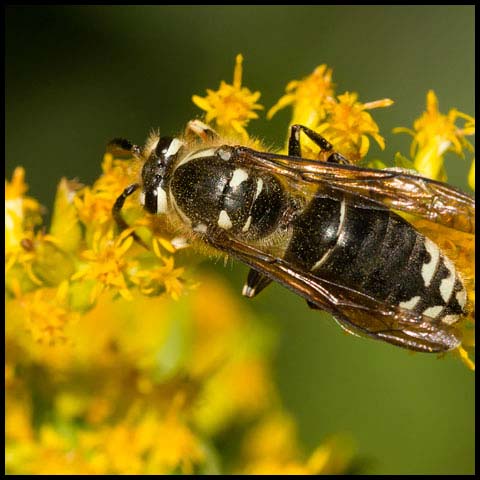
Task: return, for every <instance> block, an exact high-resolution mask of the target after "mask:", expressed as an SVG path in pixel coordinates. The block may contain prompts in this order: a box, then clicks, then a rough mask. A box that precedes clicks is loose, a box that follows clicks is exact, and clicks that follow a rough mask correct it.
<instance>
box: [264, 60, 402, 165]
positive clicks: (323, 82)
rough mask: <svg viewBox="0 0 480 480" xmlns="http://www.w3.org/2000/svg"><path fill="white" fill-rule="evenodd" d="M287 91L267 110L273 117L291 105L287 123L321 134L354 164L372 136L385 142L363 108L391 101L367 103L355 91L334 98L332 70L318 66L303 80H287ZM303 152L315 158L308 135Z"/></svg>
mask: <svg viewBox="0 0 480 480" xmlns="http://www.w3.org/2000/svg"><path fill="white" fill-rule="evenodd" d="M286 91H287V94H286V95H285V96H283V97H282V98H280V100H279V101H278V102H277V103H276V104H275V105H274V106H273V107H272V108H271V109H270V110H269V112H268V114H267V118H272V117H273V115H275V113H277V112H278V110H280V109H282V108H285V107H286V106H288V105H292V108H293V114H292V119H291V121H290V125H294V124H300V125H304V126H306V127H309V128H310V129H312V130H314V131H316V132H318V133H321V134H322V135H323V136H325V138H326V139H327V140H328V141H329V142H330V143H332V144H333V146H334V148H335V149H336V150H337V151H339V152H340V153H342V154H343V155H345V156H346V157H347V158H348V159H349V160H350V161H352V162H353V163H356V162H358V161H359V160H360V159H361V158H363V157H364V156H365V155H366V154H367V152H368V149H369V146H370V141H369V138H368V136H371V137H372V138H373V139H374V140H375V141H376V142H377V143H378V144H379V145H380V147H381V148H382V149H383V148H384V147H385V141H384V139H383V137H382V136H381V135H380V134H379V133H378V132H379V128H378V125H377V124H376V123H375V122H374V121H373V118H372V117H371V115H370V114H369V113H368V112H366V110H371V109H373V108H379V107H388V106H390V105H392V104H393V101H392V100H390V99H388V98H385V99H383V100H377V101H374V102H369V103H360V102H358V101H357V98H358V95H357V94H356V93H349V92H346V93H344V94H343V95H339V96H338V97H337V98H338V100H336V99H335V98H334V93H335V92H334V84H333V83H332V69H331V68H328V67H327V65H320V66H319V67H317V68H316V69H315V70H314V72H313V73H312V74H311V75H309V76H308V77H306V78H304V79H303V80H300V81H298V80H295V81H293V82H290V83H289V84H288V85H287V88H286ZM302 143H303V152H302V155H303V156H305V157H308V158H317V151H318V147H316V146H315V145H314V144H313V142H312V141H310V140H309V139H308V138H305V139H304V140H303V142H302Z"/></svg>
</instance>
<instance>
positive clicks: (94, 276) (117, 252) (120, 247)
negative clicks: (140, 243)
mask: <svg viewBox="0 0 480 480" xmlns="http://www.w3.org/2000/svg"><path fill="white" fill-rule="evenodd" d="M131 233H132V231H131V229H128V230H125V231H124V232H122V233H121V234H120V235H119V236H118V237H117V238H116V239H114V238H113V231H112V230H109V232H108V233H107V234H106V235H103V234H102V232H100V231H97V232H95V234H94V237H93V242H92V248H91V249H90V250H85V251H84V252H83V253H82V257H83V258H84V259H85V260H86V261H87V263H86V264H85V265H84V266H83V268H82V269H81V270H79V271H78V272H77V273H75V274H74V275H73V276H72V280H79V279H81V278H82V279H91V280H96V284H95V286H94V288H93V290H92V292H91V295H90V301H91V302H92V303H94V302H95V300H96V299H97V298H98V296H99V295H100V294H101V293H102V292H103V291H104V290H105V289H106V288H113V289H114V290H116V291H118V293H119V294H120V295H121V296H122V297H123V298H125V299H127V300H131V299H132V294H131V293H130V290H129V289H128V286H127V283H126V280H125V273H124V272H125V271H126V270H127V269H128V268H132V267H134V266H135V262H134V261H132V260H128V259H127V258H126V257H125V253H126V252H127V251H128V250H129V248H130V247H131V246H132V243H133V237H132V236H131Z"/></svg>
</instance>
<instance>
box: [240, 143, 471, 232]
mask: <svg viewBox="0 0 480 480" xmlns="http://www.w3.org/2000/svg"><path fill="white" fill-rule="evenodd" d="M236 153H237V155H238V158H239V159H240V160H244V161H245V162H246V164H247V165H249V166H252V165H255V166H256V167H257V168H259V169H263V170H267V171H269V172H273V173H277V174H279V175H282V176H284V177H286V178H288V179H291V180H293V181H297V182H300V183H301V182H308V183H314V184H318V185H320V186H321V187H322V190H323V191H325V193H327V194H328V193H330V195H332V196H334V197H338V196H339V195H343V194H344V193H349V194H353V195H355V196H356V197H357V198H358V200H359V201H361V200H364V201H366V202H367V203H368V204H369V205H370V206H371V208H374V206H375V205H376V206H377V207H378V208H382V207H383V208H391V209H394V210H399V211H402V212H407V213H411V214H414V215H418V216H420V217H422V218H425V219H426V220H429V221H431V222H435V223H439V224H441V225H444V226H446V227H449V228H453V229H455V230H459V231H461V232H466V233H474V231H475V200H474V199H473V198H472V197H470V196H469V195H467V194H466V193H464V192H462V191H460V190H458V189H456V188H454V187H452V186H450V185H447V184H445V183H442V182H437V181H435V180H431V179H428V178H424V177H421V176H418V175H412V174H410V173H408V172H406V171H402V170H396V169H393V170H389V169H386V170H376V169H372V168H361V167H357V166H354V165H341V164H336V163H330V162H322V161H316V160H308V159H304V158H301V157H291V156H286V155H277V154H272V153H265V152H258V151H256V150H252V149H250V148H247V147H237V148H236Z"/></svg>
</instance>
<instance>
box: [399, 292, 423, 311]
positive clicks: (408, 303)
mask: <svg viewBox="0 0 480 480" xmlns="http://www.w3.org/2000/svg"><path fill="white" fill-rule="evenodd" d="M420 298H421V297H420V296H419V295H417V296H416V297H412V298H411V299H410V300H407V301H405V302H400V303H399V304H398V306H399V307H400V308H405V309H407V310H413V309H414V308H415V307H416V306H417V304H418V302H419V301H420Z"/></svg>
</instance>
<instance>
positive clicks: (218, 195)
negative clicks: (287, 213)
mask: <svg viewBox="0 0 480 480" xmlns="http://www.w3.org/2000/svg"><path fill="white" fill-rule="evenodd" d="M235 152H236V151H235V147H230V146H222V147H219V148H218V149H216V150H215V151H212V150H207V151H205V152H204V155H199V156H197V154H194V155H193V156H192V157H191V158H192V159H191V160H189V161H187V162H181V163H180V165H179V166H178V167H177V168H176V169H175V171H174V174H173V176H172V180H171V184H170V188H171V193H172V195H173V198H174V199H175V204H176V208H178V209H179V210H180V211H181V212H180V213H181V216H182V217H187V218H188V219H189V221H190V222H191V224H192V226H193V229H194V230H195V228H196V227H198V228H197V229H196V230H195V231H200V232H201V231H202V230H205V226H206V227H209V228H221V229H223V230H228V231H229V232H230V233H232V234H238V235H245V236H247V237H249V238H260V237H264V236H267V235H269V234H270V233H271V232H272V231H273V230H274V229H275V228H276V227H277V226H278V223H279V219H280V218H281V215H282V212H283V206H284V203H285V194H284V191H283V188H282V187H281V185H280V183H279V181H278V180H277V179H276V178H275V177H274V176H273V175H270V174H265V173H262V172H259V171H257V170H254V169H252V168H249V167H248V166H244V165H242V163H241V162H239V161H238V158H237V157H236V153H235Z"/></svg>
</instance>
